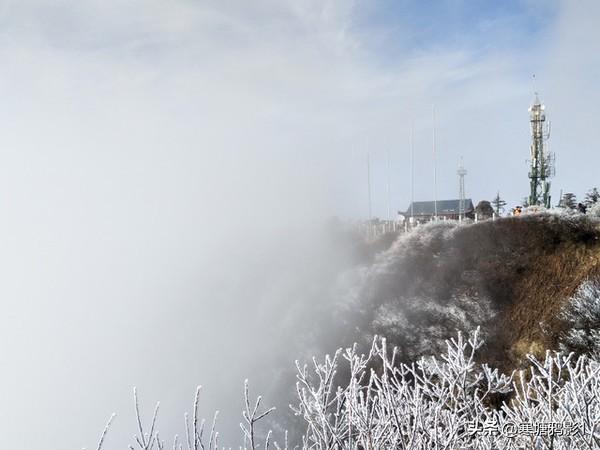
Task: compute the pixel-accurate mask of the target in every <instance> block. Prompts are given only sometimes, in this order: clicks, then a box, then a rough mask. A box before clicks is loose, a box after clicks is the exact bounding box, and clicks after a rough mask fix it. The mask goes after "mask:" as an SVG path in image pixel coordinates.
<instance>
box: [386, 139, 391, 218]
mask: <svg viewBox="0 0 600 450" xmlns="http://www.w3.org/2000/svg"><path fill="white" fill-rule="evenodd" d="M390 159H391V156H390V150H389V149H388V151H387V215H388V221H391V220H392V188H391V180H390V178H391V175H390V172H391V162H390Z"/></svg>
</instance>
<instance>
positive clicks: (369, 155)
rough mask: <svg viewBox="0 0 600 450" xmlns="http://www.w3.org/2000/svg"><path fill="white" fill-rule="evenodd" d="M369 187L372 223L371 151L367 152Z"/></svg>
mask: <svg viewBox="0 0 600 450" xmlns="http://www.w3.org/2000/svg"><path fill="white" fill-rule="evenodd" d="M367 189H368V195H369V223H371V219H372V218H373V214H372V209H371V152H370V151H368V152H367Z"/></svg>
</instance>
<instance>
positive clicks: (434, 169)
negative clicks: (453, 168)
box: [432, 106, 438, 220]
mask: <svg viewBox="0 0 600 450" xmlns="http://www.w3.org/2000/svg"><path fill="white" fill-rule="evenodd" d="M432 113H433V114H432V115H433V211H434V220H437V217H438V210H437V160H436V154H435V106H433V108H432Z"/></svg>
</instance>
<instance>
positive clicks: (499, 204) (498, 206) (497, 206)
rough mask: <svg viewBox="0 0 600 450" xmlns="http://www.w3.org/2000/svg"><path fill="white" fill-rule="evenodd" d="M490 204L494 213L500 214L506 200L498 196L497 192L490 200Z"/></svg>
mask: <svg viewBox="0 0 600 450" xmlns="http://www.w3.org/2000/svg"><path fill="white" fill-rule="evenodd" d="M492 205H493V206H494V211H495V212H496V215H497V216H500V215H502V213H503V212H504V207H505V206H506V201H504V200H503V199H502V198H500V192H498V193H497V194H496V196H495V197H494V199H493V200H492Z"/></svg>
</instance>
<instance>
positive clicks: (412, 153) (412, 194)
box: [410, 120, 415, 223]
mask: <svg viewBox="0 0 600 450" xmlns="http://www.w3.org/2000/svg"><path fill="white" fill-rule="evenodd" d="M414 135H415V122H414V120H413V122H412V124H411V127H410V218H411V223H412V221H413V220H414V219H413V217H414V215H415V205H414V204H415V141H414V139H415V136H414Z"/></svg>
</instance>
